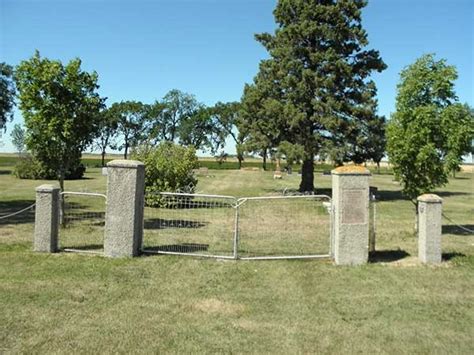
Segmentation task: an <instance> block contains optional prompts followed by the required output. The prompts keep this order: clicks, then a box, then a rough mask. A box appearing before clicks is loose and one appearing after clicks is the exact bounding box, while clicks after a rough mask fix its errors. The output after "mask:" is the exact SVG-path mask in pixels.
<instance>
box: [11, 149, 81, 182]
mask: <svg viewBox="0 0 474 355" xmlns="http://www.w3.org/2000/svg"><path fill="white" fill-rule="evenodd" d="M74 166H75V167H74V168H73V169H71V170H68V171H66V179H67V180H75V179H81V178H82V177H83V176H84V173H85V171H86V168H85V166H84V165H83V164H81V163H80V161H77V162H76V164H74ZM13 174H14V175H15V176H16V177H17V178H20V179H31V180H55V179H57V178H58V176H57V173H56V172H55V171H54V170H52V169H50V168H48V167H46V166H45V165H44V164H42V163H41V162H40V161H39V160H37V159H35V158H34V157H32V156H31V155H27V156H23V157H21V158H20V159H19V160H18V162H17V164H16V165H15V169H14V170H13Z"/></svg>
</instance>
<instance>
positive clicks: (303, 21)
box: [243, 0, 386, 191]
mask: <svg viewBox="0 0 474 355" xmlns="http://www.w3.org/2000/svg"><path fill="white" fill-rule="evenodd" d="M366 5H367V1H365V0H279V1H278V4H277V6H276V9H275V10H274V16H275V20H276V23H277V25H278V27H277V29H276V30H275V33H274V34H273V35H272V34H269V33H263V34H258V35H256V39H257V40H258V41H259V42H260V43H262V45H263V46H264V47H265V48H266V49H267V50H268V52H269V54H270V58H269V59H266V60H263V61H262V62H261V63H260V72H259V74H258V75H257V76H256V78H255V81H254V85H255V88H256V90H257V91H259V92H260V93H261V95H260V96H261V97H262V98H263V99H262V102H261V106H262V107H263V108H264V111H265V113H266V115H263V117H265V118H264V119H265V120H271V121H272V122H273V124H272V125H271V126H272V127H276V128H277V129H278V131H279V132H280V138H281V139H282V140H283V139H284V140H287V141H288V142H290V143H292V144H299V145H302V146H303V147H304V152H305V154H304V159H303V170H302V180H301V184H300V190H301V191H312V190H313V189H314V182H313V180H314V174H313V169H314V166H313V162H314V157H315V155H317V154H318V153H319V151H320V149H321V148H322V147H325V146H328V144H333V145H334V144H339V143H340V137H344V136H345V132H349V131H350V130H351V129H352V126H353V125H354V124H356V122H357V121H358V120H366V119H369V118H370V117H373V116H374V114H375V110H376V105H377V101H376V99H375V95H376V88H375V83H374V82H373V81H372V80H370V78H369V76H370V74H371V73H372V72H373V71H382V70H383V69H385V67H386V66H385V64H384V62H383V61H382V59H381V58H380V56H379V53H378V51H375V50H366V49H364V47H366V46H367V45H368V40H367V33H366V31H365V30H364V29H363V28H362V24H361V10H362V8H364V7H365V6H366ZM252 94H253V95H254V93H252ZM243 101H244V102H245V101H247V97H246V94H244V97H243ZM271 111H273V113H274V114H273V115H269V113H270V112H271ZM275 111H277V112H275Z"/></svg>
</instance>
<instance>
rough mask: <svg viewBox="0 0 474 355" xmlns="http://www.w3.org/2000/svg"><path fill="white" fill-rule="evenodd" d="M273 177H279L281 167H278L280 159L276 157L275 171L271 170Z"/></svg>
mask: <svg viewBox="0 0 474 355" xmlns="http://www.w3.org/2000/svg"><path fill="white" fill-rule="evenodd" d="M273 178H274V179H281V178H282V175H281V167H280V159H277V161H276V168H275V171H274V172H273Z"/></svg>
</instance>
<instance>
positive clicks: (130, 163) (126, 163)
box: [107, 159, 145, 169]
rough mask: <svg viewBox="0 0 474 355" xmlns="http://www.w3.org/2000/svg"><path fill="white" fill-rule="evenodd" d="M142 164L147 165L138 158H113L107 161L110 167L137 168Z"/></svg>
mask: <svg viewBox="0 0 474 355" xmlns="http://www.w3.org/2000/svg"><path fill="white" fill-rule="evenodd" d="M140 166H145V164H143V163H142V162H141V161H138V160H121V159H118V160H112V161H109V162H108V163H107V167H108V168H128V169H136V168H138V167H140Z"/></svg>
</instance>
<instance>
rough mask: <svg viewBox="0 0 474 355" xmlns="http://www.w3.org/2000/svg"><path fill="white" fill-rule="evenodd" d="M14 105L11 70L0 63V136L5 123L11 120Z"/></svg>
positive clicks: (6, 65) (8, 66) (13, 85)
mask: <svg viewBox="0 0 474 355" xmlns="http://www.w3.org/2000/svg"><path fill="white" fill-rule="evenodd" d="M14 104H15V84H14V81H13V68H12V67H11V66H10V65H8V64H6V63H0V134H1V132H2V130H3V129H5V127H6V123H7V121H9V120H11V119H12V118H13V106H14Z"/></svg>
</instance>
